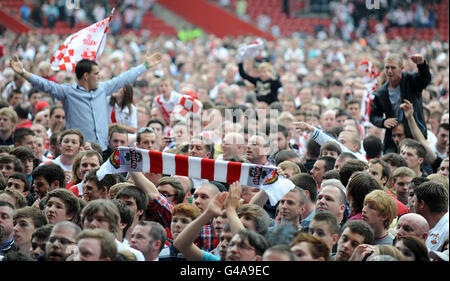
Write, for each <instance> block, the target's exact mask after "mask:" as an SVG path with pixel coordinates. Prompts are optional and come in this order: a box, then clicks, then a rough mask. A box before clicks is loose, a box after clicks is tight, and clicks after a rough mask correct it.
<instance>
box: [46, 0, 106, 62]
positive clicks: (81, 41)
mask: <svg viewBox="0 0 450 281" xmlns="http://www.w3.org/2000/svg"><path fill="white" fill-rule="evenodd" d="M113 13H114V9H113V10H112V11H111V15H110V16H109V18H107V19H104V20H102V21H99V22H97V23H94V24H91V25H90V26H88V27H86V28H84V29H82V30H80V31H78V32H77V33H74V34H72V35H70V36H69V37H67V39H66V40H65V41H64V43H63V44H62V46H61V47H60V48H59V49H58V50H57V51H56V53H55V55H54V56H53V57H52V58H51V60H50V65H51V67H52V69H53V70H67V71H75V65H76V64H77V62H79V61H80V60H82V59H89V60H96V59H97V58H99V57H100V55H101V54H102V53H103V49H104V47H105V43H106V32H107V31H108V27H109V23H110V22H111V18H112V15H113Z"/></svg>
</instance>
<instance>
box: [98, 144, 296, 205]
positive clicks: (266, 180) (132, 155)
mask: <svg viewBox="0 0 450 281" xmlns="http://www.w3.org/2000/svg"><path fill="white" fill-rule="evenodd" d="M123 172H145V173H148V172H150V173H159V174H165V175H180V176H187V177H190V178H196V179H207V180H210V181H218V182H226V183H233V182H236V181H238V182H239V183H240V184H241V185H245V186H253V187H258V188H262V189H264V191H265V192H266V193H267V195H268V196H269V200H270V203H271V204H272V206H273V205H275V204H276V203H277V202H278V201H279V200H280V199H281V198H282V197H283V196H284V195H285V194H286V193H288V192H289V191H290V190H292V189H293V188H294V186H295V185H294V184H293V183H292V181H290V180H288V179H286V178H284V177H282V176H280V175H278V173H277V170H276V167H271V166H262V165H256V164H248V163H238V162H231V161H222V160H214V159H206V158H199V157H192V156H185V155H176V154H172V153H165V152H159V151H151V150H145V149H140V148H134V147H123V146H121V147H119V148H118V149H117V150H115V151H114V152H113V153H112V154H111V156H110V157H109V159H108V161H106V162H105V163H103V165H102V166H101V168H100V169H99V170H98V172H97V176H98V178H99V180H101V179H102V178H103V177H104V176H105V175H106V174H116V173H123Z"/></svg>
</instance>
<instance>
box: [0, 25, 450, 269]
mask: <svg viewBox="0 0 450 281" xmlns="http://www.w3.org/2000/svg"><path fill="white" fill-rule="evenodd" d="M0 40H2V41H1V42H0V43H1V44H2V45H3V50H4V55H3V57H2V58H1V59H0V62H1V64H0V70H1V75H0V91H1V93H2V99H1V101H0V103H1V105H0V107H1V109H0V144H1V146H0V148H1V152H0V153H1V156H0V170H1V174H0V192H1V193H0V214H1V216H0V255H1V256H2V258H3V260H47V261H54V260H138V261H144V260H146V261H153V260H189V261H190V260H203V261H218V260H230V261H244V260H322V261H331V260H334V261H346V260H356V261H358V260H359V261H361V260H366V259H367V260H397V261H403V260H416V261H419V260H420V261H428V260H430V259H432V260H448V228H449V227H448V186H449V181H448V171H449V168H448V167H449V166H448V165H449V160H448V149H449V139H448V134H449V124H448V123H449V111H448V107H449V105H448V99H449V92H448V87H449V81H448V79H449V78H448V77H449V68H448V67H449V58H448V42H440V41H432V42H423V41H414V40H413V41H410V42H407V43H406V42H402V41H398V40H394V41H390V40H387V39H386V38H385V36H384V35H383V33H381V34H376V35H370V36H367V37H365V38H364V40H359V41H350V42H349V41H346V40H341V39H338V38H335V37H330V38H320V39H318V38H315V37H313V36H307V37H305V38H301V39H299V38H279V39H277V40H276V41H265V40H263V41H262V42H263V47H262V50H261V51H259V52H258V54H257V55H256V56H255V57H247V58H243V57H242V56H239V55H238V50H239V48H240V47H241V46H248V44H250V43H251V42H253V41H254V40H255V38H252V37H242V38H223V39H221V38H216V37H214V36H213V35H207V36H204V37H201V38H196V39H193V40H190V41H187V42H182V41H179V40H177V39H176V38H174V37H166V36H159V37H151V38H148V37H146V36H145V35H143V36H135V35H133V34H128V35H123V36H112V35H110V36H108V39H107V45H106V47H105V50H104V53H103V54H102V56H101V57H100V58H99V59H98V61H97V62H96V63H93V62H92V61H88V60H83V61H80V62H79V63H78V64H77V68H76V70H75V72H65V71H58V72H54V71H52V70H51V69H50V65H49V60H50V58H51V57H52V56H53V54H54V52H55V51H56V50H57V48H59V46H60V44H61V43H62V41H63V40H64V38H62V37H61V38H59V37H58V36H56V35H41V34H27V35H24V34H19V35H15V34H11V33H8V32H7V33H5V34H4V36H3V37H2V39H0ZM364 61H367V62H370V66H373V74H374V75H372V76H370V74H371V73H372V72H370V71H369V72H366V68H365V66H366V65H367V64H362V62H364ZM369 69H370V68H369ZM378 74H379V75H378ZM374 83H376V84H374ZM186 100H189V101H191V102H192V103H194V104H199V105H200V107H201V109H200V110H199V111H197V110H194V108H195V106H193V107H188V108H183V110H181V111H177V110H178V109H179V106H180V103H181V101H183V102H186ZM182 105H183V106H185V105H186V103H184V104H182ZM238 110H241V111H242V112H245V113H246V116H244V117H243V116H237V115H235V116H234V117H232V118H226V117H227V114H228V113H230V112H231V113H232V114H233V113H235V112H237V111H238ZM119 146H130V147H137V148H141V149H145V150H152V151H160V152H165V153H172V154H178V155H187V156H189V157H199V158H210V159H216V160H225V161H231V162H238V163H239V162H240V163H249V164H257V165H264V166H266V167H273V168H274V169H276V171H277V172H278V174H279V175H281V176H283V177H285V178H288V179H289V180H290V181H292V183H294V185H295V187H294V188H293V189H291V190H290V191H289V192H287V193H285V194H283V196H282V198H281V199H280V200H279V201H278V203H277V204H276V205H274V206H272V205H271V204H270V203H269V200H268V199H269V196H268V193H266V191H265V190H264V189H260V188H255V187H252V186H246V185H243V184H240V183H239V182H228V183H227V182H218V181H210V180H206V179H204V178H202V177H200V178H192V177H188V176H180V175H176V176H173V174H174V173H170V174H169V173H163V174H161V173H153V172H150V170H147V171H144V172H129V173H122V174H107V175H105V176H104V177H99V176H98V174H97V171H98V169H99V167H100V166H101V165H102V163H105V162H108V161H110V160H109V159H110V156H111V155H112V154H113V153H114V151H115V149H117V148H118V147H119ZM149 165H151V162H150V164H149ZM164 171H166V170H164ZM172 172H173V171H172ZM201 174H203V171H201Z"/></svg>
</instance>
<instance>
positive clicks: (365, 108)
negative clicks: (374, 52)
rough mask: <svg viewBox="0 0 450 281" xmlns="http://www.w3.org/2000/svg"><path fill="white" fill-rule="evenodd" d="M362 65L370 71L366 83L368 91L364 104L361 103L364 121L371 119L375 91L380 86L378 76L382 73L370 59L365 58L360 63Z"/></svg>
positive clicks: (365, 69)
mask: <svg viewBox="0 0 450 281" xmlns="http://www.w3.org/2000/svg"><path fill="white" fill-rule="evenodd" d="M360 67H361V68H362V69H363V70H364V71H365V72H366V73H368V74H369V75H368V78H369V80H368V81H367V83H365V86H366V93H365V95H364V96H363V100H362V104H361V109H362V110H361V117H362V119H363V121H364V122H368V121H369V115H370V104H371V103H372V100H373V98H374V96H373V92H375V90H376V89H377V88H378V79H377V77H378V76H380V75H381V72H378V71H377V70H376V68H375V66H374V65H373V64H372V62H370V61H368V60H364V61H362V62H361V63H360Z"/></svg>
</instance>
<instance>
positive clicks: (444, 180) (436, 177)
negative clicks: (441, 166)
mask: <svg viewBox="0 0 450 281" xmlns="http://www.w3.org/2000/svg"><path fill="white" fill-rule="evenodd" d="M444 161H445V160H444ZM447 161H448V158H447ZM427 179H429V180H430V181H434V182H437V183H440V184H442V185H443V186H444V187H445V189H447V191H448V188H449V180H448V178H447V177H446V176H444V175H441V174H431V175H429V176H428V177H427Z"/></svg>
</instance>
